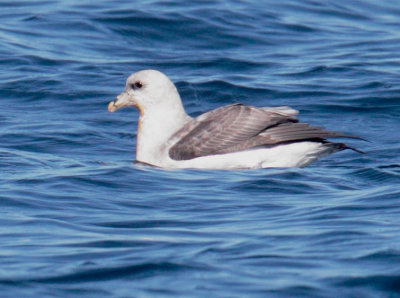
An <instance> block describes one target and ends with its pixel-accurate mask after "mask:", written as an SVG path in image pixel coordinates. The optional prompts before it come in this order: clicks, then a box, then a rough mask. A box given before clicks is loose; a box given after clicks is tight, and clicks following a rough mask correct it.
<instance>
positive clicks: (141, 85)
mask: <svg viewBox="0 0 400 298" xmlns="http://www.w3.org/2000/svg"><path fill="white" fill-rule="evenodd" d="M142 87H143V84H142V83H141V82H139V81H137V82H135V83H133V84H131V88H132V89H140V88H142Z"/></svg>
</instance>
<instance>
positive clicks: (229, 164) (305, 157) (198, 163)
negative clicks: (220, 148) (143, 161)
mask: <svg viewBox="0 0 400 298" xmlns="http://www.w3.org/2000/svg"><path fill="white" fill-rule="evenodd" d="M330 153H332V149H330V148H329V147H327V146H325V145H324V144H322V143H318V142H298V143H292V144H284V145H279V146H275V147H271V148H260V149H254V150H248V151H241V152H235V153H228V154H219V155H210V156H204V157H198V158H194V159H190V160H172V159H170V158H169V157H167V158H166V159H164V161H163V162H162V164H159V165H158V166H161V167H164V168H182V169H184V168H196V169H255V168H283V167H285V168H286V167H303V166H306V165H308V164H309V163H311V162H313V161H315V160H317V159H318V158H320V157H322V156H325V155H328V154H330Z"/></svg>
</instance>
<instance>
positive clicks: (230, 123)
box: [169, 104, 349, 160]
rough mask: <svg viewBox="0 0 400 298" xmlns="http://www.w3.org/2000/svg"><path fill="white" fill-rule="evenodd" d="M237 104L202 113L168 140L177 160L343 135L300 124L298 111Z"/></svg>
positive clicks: (170, 152) (342, 135) (173, 155)
mask: <svg viewBox="0 0 400 298" xmlns="http://www.w3.org/2000/svg"><path fill="white" fill-rule="evenodd" d="M283 111H284V109H283V108H282V109H267V108H256V107H250V106H245V105H242V104H234V105H229V106H225V107H221V108H219V109H216V110H213V111H210V112H208V113H205V114H202V115H200V116H199V117H197V118H195V119H193V120H191V121H190V122H189V123H187V124H186V125H185V126H184V127H183V128H182V129H180V130H179V131H178V132H177V133H176V134H175V135H174V136H172V138H171V139H170V141H169V144H171V148H170V150H169V155H170V157H171V158H172V159H175V160H188V159H192V158H196V157H200V156H207V155H214V154H223V153H231V152H236V151H243V150H248V149H251V148H254V147H259V146H268V145H275V144H278V143H284V142H294V141H301V140H309V139H317V140H323V139H324V138H330V137H349V136H346V135H344V134H341V133H337V132H332V131H327V130H324V129H323V128H319V127H313V126H310V125H308V124H305V123H298V120H297V119H296V118H294V117H293V115H295V114H297V111H295V110H292V109H289V108H286V110H285V111H286V112H283Z"/></svg>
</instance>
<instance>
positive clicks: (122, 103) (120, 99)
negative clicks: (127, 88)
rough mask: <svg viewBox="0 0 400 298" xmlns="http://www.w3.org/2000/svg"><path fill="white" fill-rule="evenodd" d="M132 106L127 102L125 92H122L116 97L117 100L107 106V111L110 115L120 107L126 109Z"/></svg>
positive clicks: (127, 97)
mask: <svg viewBox="0 0 400 298" xmlns="http://www.w3.org/2000/svg"><path fill="white" fill-rule="evenodd" d="M129 105H132V103H130V101H129V95H128V94H127V93H126V92H122V93H121V94H120V95H118V96H117V98H116V99H115V100H113V101H111V102H110V103H109V104H108V107H107V108H108V111H109V112H110V113H113V112H115V111H116V110H119V109H120V108H122V107H126V106H129Z"/></svg>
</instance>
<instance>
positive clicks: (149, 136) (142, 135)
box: [136, 105, 191, 166]
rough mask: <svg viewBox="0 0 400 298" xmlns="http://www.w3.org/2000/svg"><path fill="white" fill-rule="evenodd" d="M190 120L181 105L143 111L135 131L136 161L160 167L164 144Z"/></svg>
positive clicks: (164, 149) (164, 151)
mask: <svg viewBox="0 0 400 298" xmlns="http://www.w3.org/2000/svg"><path fill="white" fill-rule="evenodd" d="M190 119H191V118H190V117H189V116H188V115H187V114H186V112H185V110H184V109H183V106H182V105H177V106H174V107H173V108H171V107H169V108H168V109H165V108H163V107H154V108H152V109H151V110H148V111H143V113H142V114H141V115H140V117H139V123H138V129H137V141H136V142H137V144H136V159H137V160H138V161H140V162H144V163H148V164H152V165H155V166H162V165H161V160H165V154H168V152H166V147H165V144H166V142H167V141H168V139H169V138H170V137H171V136H172V135H173V134H174V133H175V132H177V131H178V130H179V129H180V128H182V127H183V125H185V124H186V123H187V122H188V121H189V120H190Z"/></svg>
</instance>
